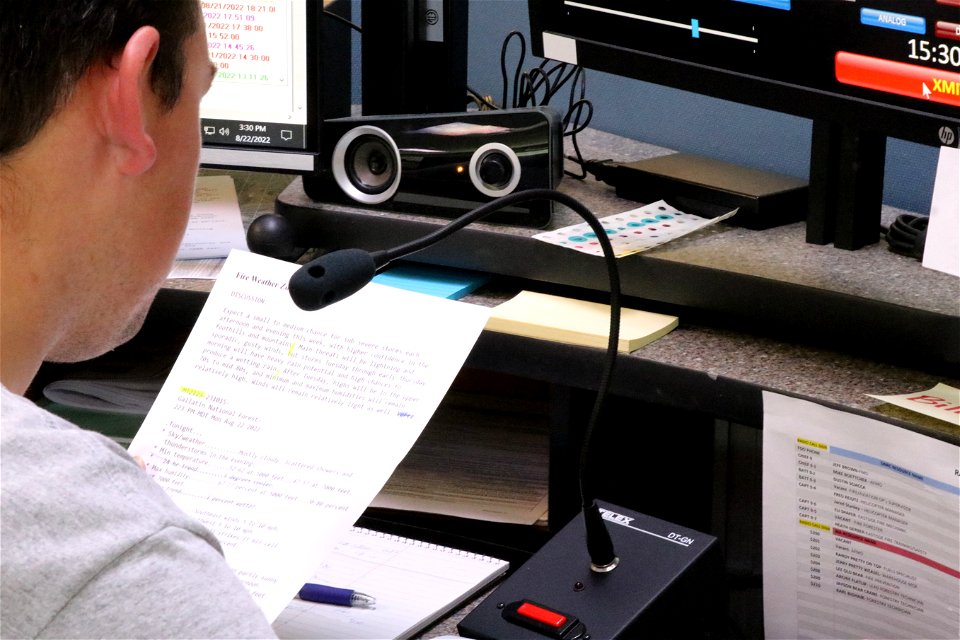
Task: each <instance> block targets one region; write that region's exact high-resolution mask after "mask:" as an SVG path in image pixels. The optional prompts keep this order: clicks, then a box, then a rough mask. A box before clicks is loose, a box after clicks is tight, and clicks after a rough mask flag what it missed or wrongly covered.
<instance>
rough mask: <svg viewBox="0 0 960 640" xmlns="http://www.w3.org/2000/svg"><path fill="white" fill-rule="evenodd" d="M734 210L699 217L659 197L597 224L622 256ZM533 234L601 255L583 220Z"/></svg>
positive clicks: (581, 250)
mask: <svg viewBox="0 0 960 640" xmlns="http://www.w3.org/2000/svg"><path fill="white" fill-rule="evenodd" d="M736 212H737V210H736V209H733V210H732V211H730V212H728V213H725V214H723V215H721V216H717V217H716V218H702V217H700V216H695V215H693V214H691V213H684V212H683V211H680V210H679V209H677V208H675V207H672V206H670V205H669V204H667V203H666V202H664V201H663V200H660V201H658V202H654V203H652V204H648V205H645V206H643V207H639V208H637V209H631V210H630V211H624V212H623V213H617V214H614V215H612V216H607V217H605V218H600V224H602V225H603V227H604V228H605V229H606V230H607V237H608V238H609V239H610V244H611V245H612V246H613V254H614V255H615V256H616V257H618V258H622V257H623V256H628V255H630V254H633V253H640V252H641V251H646V250H648V249H652V248H653V247H656V246H658V245H661V244H663V243H665V242H669V241H670V240H674V239H676V238H679V237H681V236H685V235H687V234H689V233H692V232H694V231H696V230H697V229H702V228H703V227H707V226H709V225H712V224H716V223H717V222H720V221H721V220H726V219H727V218H729V217H730V216H732V215H733V214H735V213H736ZM533 237H534V238H536V239H537V240H542V241H544V242H549V243H550V244H555V245H559V246H561V247H567V248H568V249H573V250H575V251H580V252H583V253H589V254H591V255H595V256H602V255H603V250H602V249H601V248H600V243H599V242H598V241H597V235H596V233H594V231H593V229H591V228H590V225H588V224H587V223H586V222H582V223H580V224H575V225H571V226H569V227H563V228H562V229H555V230H553V231H544V232H542V233H538V234H536V235H535V236H533Z"/></svg>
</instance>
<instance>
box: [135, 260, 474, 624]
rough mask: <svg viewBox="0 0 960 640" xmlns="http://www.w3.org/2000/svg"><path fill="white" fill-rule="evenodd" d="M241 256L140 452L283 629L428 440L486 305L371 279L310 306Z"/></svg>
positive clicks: (138, 442)
mask: <svg viewBox="0 0 960 640" xmlns="http://www.w3.org/2000/svg"><path fill="white" fill-rule="evenodd" d="M296 268H297V265H295V264H291V263H287V262H282V261H279V260H274V259H271V258H266V257H263V256H259V255H255V254H252V253H246V252H241V251H233V252H232V253H231V254H230V256H229V257H228V258H227V262H226V264H225V265H224V269H223V271H222V272H221V275H220V277H219V279H218V280H217V282H216V284H215V285H214V288H213V291H212V292H211V293H210V297H209V300H208V302H207V303H206V305H205V306H204V308H203V311H202V312H201V314H200V317H199V319H198V320H197V323H196V325H195V327H194V329H193V332H192V333H191V334H190V337H189V338H188V339H187V342H186V344H185V345H184V348H183V351H182V353H181V355H180V357H179V358H178V359H177V362H176V363H175V364H174V366H173V369H172V370H171V372H170V375H169V376H168V378H167V380H166V382H165V383H164V386H163V388H162V389H161V391H160V393H159V395H158V396H157V400H156V402H155V403H154V405H153V407H152V408H151V410H150V413H149V414H148V415H147V417H146V420H145V421H144V424H143V427H142V428H141V429H140V431H139V432H138V433H137V436H136V437H135V438H134V440H133V442H132V443H131V444H130V447H129V450H130V452H131V453H132V454H134V455H139V456H141V457H142V458H143V459H144V460H145V462H146V464H147V468H148V470H150V472H151V473H152V474H153V475H154V477H155V478H156V479H157V481H158V482H159V483H160V484H161V485H162V486H163V487H164V488H165V489H166V491H167V492H168V493H169V494H170V495H171V497H172V498H173V500H174V501H175V502H176V503H177V504H178V505H179V506H180V507H181V508H183V509H184V510H185V511H186V512H188V513H190V514H193V515H195V516H196V517H197V518H198V519H200V520H201V521H202V522H203V523H204V524H206V525H207V526H208V527H209V528H210V529H211V530H212V531H213V532H214V533H215V534H216V535H217V537H218V538H219V540H220V542H221V544H222V545H223V548H224V553H225V555H226V559H227V562H228V563H229V564H230V565H231V566H232V567H233V568H234V570H235V571H236V572H237V574H238V575H239V576H240V578H241V579H242V580H243V582H244V583H245V584H246V585H247V587H248V589H249V590H250V592H251V593H252V594H253V596H254V598H255V599H256V600H257V602H258V603H259V604H260V606H261V607H262V608H263V611H264V613H265V614H266V616H267V618H268V619H269V620H274V619H275V618H276V616H277V615H278V614H279V613H280V611H282V610H283V608H284V607H285V606H287V604H289V602H290V599H291V598H292V597H293V596H294V595H295V594H296V593H297V591H298V590H299V589H300V587H301V586H302V585H303V583H304V582H307V581H308V578H309V577H310V575H311V574H312V572H313V570H314V569H315V568H316V567H317V566H319V565H320V563H321V561H322V560H323V558H324V556H325V555H326V554H327V553H328V552H329V551H330V550H331V549H332V548H333V546H334V544H335V543H336V542H337V541H338V540H340V539H341V538H342V537H343V535H344V533H345V532H346V531H347V529H348V528H349V527H350V526H351V525H353V523H354V522H355V521H356V520H357V518H358V517H359V516H360V515H361V514H362V512H363V510H364V509H365V508H366V507H367V506H368V505H369V504H370V501H371V500H372V499H373V497H374V496H375V495H376V494H377V492H378V491H380V489H381V487H382V486H383V484H384V482H386V480H387V478H388V477H389V476H390V474H391V473H392V472H393V470H394V469H395V468H396V466H397V464H398V463H399V461H400V460H401V459H402V458H403V456H404V455H405V454H406V453H407V451H408V450H409V449H410V447H411V445H412V444H413V443H414V441H415V440H416V439H417V437H418V436H419V434H420V432H421V431H422V430H423V428H424V426H425V425H426V423H427V421H428V419H429V418H430V416H431V415H432V414H433V412H434V411H435V409H436V407H437V405H438V404H439V402H440V400H441V399H442V397H443V395H444V393H445V392H446V391H447V389H448V387H449V386H450V384H451V382H452V381H453V379H454V377H455V376H456V374H457V372H458V371H459V370H460V368H461V366H462V364H463V361H464V360H465V358H466V356H467V354H468V353H469V352H470V350H471V349H472V348H473V345H474V343H475V341H476V339H477V337H478V336H479V334H480V332H481V331H482V329H483V325H484V323H485V322H486V319H487V314H488V311H487V310H486V309H485V308H482V307H478V306H474V305H469V304H465V303H460V302H455V301H451V300H446V299H443V298H437V297H434V296H427V295H423V294H419V293H414V292H410V291H404V290H401V289H395V288H392V287H386V286H383V285H377V284H370V285H368V286H366V287H365V288H363V289H362V290H361V291H360V292H358V293H357V294H355V295H353V296H351V297H350V298H347V299H345V300H343V301H341V302H339V303H337V304H335V305H333V306H330V307H328V308H326V309H323V310H321V311H314V312H307V311H302V310H300V309H298V308H297V307H296V306H295V305H294V304H293V302H292V301H291V300H290V296H289V293H288V292H287V288H286V283H287V281H288V280H289V278H290V275H291V274H292V273H293V271H294V270H295V269H296Z"/></svg>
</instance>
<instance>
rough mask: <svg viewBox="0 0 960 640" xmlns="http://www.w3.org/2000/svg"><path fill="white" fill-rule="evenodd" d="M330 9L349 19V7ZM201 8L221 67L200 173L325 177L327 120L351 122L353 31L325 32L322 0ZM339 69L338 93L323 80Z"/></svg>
mask: <svg viewBox="0 0 960 640" xmlns="http://www.w3.org/2000/svg"><path fill="white" fill-rule="evenodd" d="M328 4H333V5H343V6H345V8H346V10H347V11H349V0H340V1H339V2H335V3H328ZM201 7H202V10H203V17H204V21H205V23H206V29H207V44H208V47H209V50H210V58H211V60H212V61H213V62H214V63H215V64H216V65H217V67H218V71H217V75H216V78H215V80H214V83H213V86H212V87H211V89H210V91H209V93H207V95H206V96H205V97H204V99H203V101H202V102H201V104H200V118H201V132H202V140H203V148H202V150H201V156H200V163H201V165H202V166H205V167H221V168H232V169H251V170H263V171H275V172H283V173H300V174H310V173H314V172H317V171H319V170H321V167H320V165H319V157H320V156H319V151H320V132H321V124H322V121H323V119H324V118H326V117H334V116H344V115H349V91H350V79H349V78H350V76H349V57H350V51H349V34H348V28H347V27H345V26H343V25H339V24H331V25H327V24H326V22H325V21H324V17H323V12H324V4H323V3H322V2H321V0H244V1H243V2H226V1H222V0H201ZM328 9H329V10H333V9H331V8H330V7H328ZM341 9H342V7H341ZM347 15H348V16H349V13H348V14H347ZM331 22H333V21H331ZM338 49H339V50H338ZM328 54H333V55H328ZM338 61H341V63H342V61H346V63H347V66H346V73H343V72H341V73H340V74H338V75H337V76H335V78H336V83H337V89H338V90H337V91H335V92H331V89H332V87H331V86H329V85H330V81H327V82H326V83H325V82H324V79H325V78H329V77H330V71H331V69H333V68H335V67H336V65H337V62H338ZM325 85H326V86H325ZM331 96H332V97H331Z"/></svg>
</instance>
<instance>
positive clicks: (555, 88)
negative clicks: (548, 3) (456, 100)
mask: <svg viewBox="0 0 960 640" xmlns="http://www.w3.org/2000/svg"><path fill="white" fill-rule="evenodd" d="M514 39H516V40H518V41H519V44H520V55H519V59H518V61H517V64H516V67H515V68H514V71H513V87H512V93H511V86H510V80H509V75H510V74H509V72H508V70H507V52H508V47H509V45H510V43H511V42H512V41H513V40H514ZM526 52H527V45H526V40H525V38H524V37H523V34H522V33H520V32H519V31H511V32H510V33H509V34H508V35H507V37H506V38H504V41H503V44H502V45H501V47H500V74H501V80H502V87H501V90H502V101H501V103H500V108H502V109H511V108H522V107H530V106H534V107H536V106H547V105H549V104H550V103H551V101H552V100H553V99H554V98H555V97H556V96H557V94H558V93H559V92H560V91H561V90H562V89H563V88H564V87H565V86H566V85H568V84H569V85H570V94H569V96H568V98H567V106H566V110H563V111H562V115H561V129H562V131H563V137H564V138H570V141H571V145H572V146H573V154H572V155H565V156H564V158H565V159H567V160H570V161H571V162H573V163H575V164H576V165H578V166H579V167H580V173H574V172H572V171H570V170H567V169H564V171H563V173H564V175H566V176H569V177H571V178H575V179H577V180H583V179H585V178H586V177H587V169H586V162H585V161H584V159H583V154H582V152H581V151H580V145H579V142H578V141H577V135H578V134H579V133H581V132H582V131H584V130H585V129H586V128H587V127H588V126H589V124H590V121H591V120H592V119H593V103H592V102H591V101H590V100H588V99H587V98H586V74H585V71H584V69H583V67H581V66H579V65H571V64H568V63H566V62H553V64H550V61H549V60H542V61H541V62H540V64H539V65H538V66H536V67H534V68H532V69H530V70H529V71H527V72H524V71H523V64H524V61H525V60H526ZM467 93H468V99H469V100H472V101H473V102H474V104H476V105H477V106H478V108H481V109H483V108H496V106H495V105H493V104H492V103H490V101H489V100H487V99H485V98H483V97H482V96H480V94H479V93H478V92H477V91H474V90H473V89H470V88H468V91H467Z"/></svg>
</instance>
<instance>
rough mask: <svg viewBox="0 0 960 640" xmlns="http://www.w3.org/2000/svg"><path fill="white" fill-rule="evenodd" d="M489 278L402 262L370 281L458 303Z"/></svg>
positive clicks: (482, 275)
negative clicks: (458, 300)
mask: <svg viewBox="0 0 960 640" xmlns="http://www.w3.org/2000/svg"><path fill="white" fill-rule="evenodd" d="M489 279H490V276H489V275H488V274H486V273H480V272H478V271H467V270H463V269H450V268H447V267H435V266H431V265H425V264H414V263H403V264H398V265H396V266H393V267H391V268H390V269H389V270H387V271H384V272H382V273H378V274H377V275H375V276H374V277H373V281H374V282H377V283H379V284H385V285H388V286H391V287H397V288H399V289H407V290H409V291H417V292H419V293H426V294H428V295H431V296H437V297H440V298H449V299H451V300H457V299H459V298H462V297H463V296H465V295H467V294H468V293H470V292H472V291H475V290H476V289H477V288H478V287H480V286H481V285H483V284H484V283H486V282H487V281H488V280H489Z"/></svg>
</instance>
